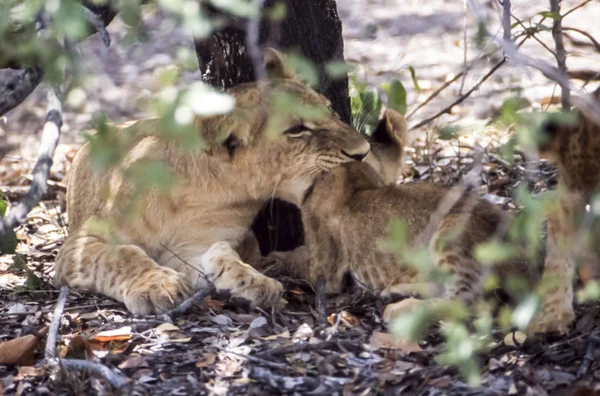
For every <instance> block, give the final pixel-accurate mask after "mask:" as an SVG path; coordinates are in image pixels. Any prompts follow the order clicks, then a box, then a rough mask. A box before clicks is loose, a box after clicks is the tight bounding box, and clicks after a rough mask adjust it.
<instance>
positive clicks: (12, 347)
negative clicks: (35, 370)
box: [0, 327, 48, 366]
mask: <svg viewBox="0 0 600 396" xmlns="http://www.w3.org/2000/svg"><path fill="white" fill-rule="evenodd" d="M47 332H48V327H44V328H43V329H42V330H40V332H39V333H40V334H42V335H45V334H46V333H47ZM40 341H41V339H40V337H38V336H37V335H33V334H29V335H26V336H23V337H19V338H15V339H13V340H10V341H6V342H3V343H1V344H0V364H10V365H17V366H28V365H31V364H33V363H34V361H35V358H34V354H35V351H36V349H37V347H38V345H39V343H40Z"/></svg>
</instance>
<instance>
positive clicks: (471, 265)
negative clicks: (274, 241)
mask: <svg viewBox="0 0 600 396" xmlns="http://www.w3.org/2000/svg"><path fill="white" fill-rule="evenodd" d="M370 143H371V148H372V150H371V153H370V154H369V156H368V157H367V160H366V161H365V162H362V163H358V162H357V163H348V164H345V165H343V166H341V167H339V168H336V169H334V170H333V171H332V172H330V173H328V174H327V175H323V176H321V177H319V178H318V179H317V181H316V182H315V185H314V186H313V189H312V193H310V195H309V196H308V197H307V198H306V199H305V201H304V202H303V204H302V206H301V210H302V220H303V224H304V229H305V235H306V245H305V246H302V247H300V248H298V249H296V250H295V251H293V252H291V253H281V252H276V253H274V254H272V255H271V258H273V259H278V260H283V261H286V262H287V264H286V267H291V269H292V272H293V274H294V275H296V276H300V277H302V278H305V279H307V280H309V281H311V282H313V283H315V282H316V281H317V279H318V278H319V277H323V278H324V279H325V281H326V286H327V291H328V292H332V293H338V292H340V291H341V290H342V288H343V286H344V280H345V278H346V277H348V276H350V277H351V278H353V279H354V280H355V281H356V282H357V283H358V284H359V285H363V286H364V287H366V288H368V289H370V290H372V291H375V292H383V293H385V294H401V295H413V294H419V295H421V296H424V297H430V298H443V299H460V300H462V301H464V302H465V303H467V304H470V303H472V302H473V301H474V300H475V299H476V298H477V297H478V296H479V295H480V294H481V291H482V285H481V280H482V272H483V270H482V267H481V265H480V264H479V263H478V262H477V261H476V260H475V258H474V257H473V248H474V247H475V246H476V245H477V244H479V243H482V242H485V241H488V240H489V239H490V238H491V237H492V236H493V235H494V233H495V232H496V231H497V229H498V227H499V226H500V225H501V223H503V222H504V221H507V220H508V219H507V218H506V216H505V214H504V213H503V212H502V211H501V210H500V209H499V208H497V207H496V206H494V205H493V204H491V203H489V202H487V201H485V200H483V199H480V198H478V197H476V196H474V195H472V194H469V193H466V194H464V195H463V196H462V197H460V199H459V200H458V201H457V203H456V204H455V205H454V206H453V207H452V208H451V209H450V210H449V212H448V213H447V214H445V216H443V218H442V219H441V221H440V222H439V224H437V226H436V227H434V230H433V232H432V233H431V235H426V236H425V237H424V239H423V240H422V241H421V242H423V243H424V245H425V246H426V247H428V248H429V250H430V252H431V254H432V257H433V259H434V261H435V264H437V265H438V266H439V267H442V268H445V269H447V270H448V271H449V273H450V274H452V275H454V278H455V282H453V283H448V284H445V285H438V284H435V283H433V282H431V283H422V281H421V280H420V277H419V274H418V272H417V271H416V270H415V269H413V268H410V267H408V266H406V265H403V264H402V263H401V262H399V261H398V257H397V256H396V255H394V254H392V253H386V252H384V251H382V250H381V249H380V246H379V242H381V240H383V239H384V238H385V237H386V236H387V232H388V230H389V228H388V227H389V223H390V221H391V220H392V219H399V220H403V221H404V223H405V224H406V226H407V235H408V242H409V244H414V243H415V242H416V239H417V237H418V236H420V235H421V234H422V232H423V230H425V229H426V226H427V224H428V223H429V221H430V218H431V217H432V215H434V214H435V213H436V210H437V208H438V207H439V205H440V203H441V202H442V200H444V199H445V197H446V196H447V195H448V194H449V191H450V190H449V189H448V188H446V187H442V186H439V185H435V184H431V183H410V184H404V185H395V184H394V181H396V180H397V179H398V176H399V173H400V170H401V164H402V159H403V149H404V145H405V143H406V123H405V122H404V119H403V117H402V116H401V115H400V114H398V113H396V112H394V111H390V110H388V111H387V112H386V113H385V115H384V117H383V119H382V121H381V122H380V125H379V127H378V128H377V130H376V132H375V133H374V134H373V135H372V136H371V139H370ZM454 234H456V235H454ZM509 266H510V269H509V270H508V269H507V268H509ZM502 268H503V272H505V273H506V272H513V273H517V272H518V273H520V274H522V275H525V276H527V277H531V276H532V274H529V269H528V267H527V264H526V263H524V262H521V261H515V262H514V263H513V262H511V263H503V266H502ZM411 306H412V305H411ZM387 313H388V314H387V315H386V317H387V319H390V318H391V317H392V316H393V314H394V313H395V310H394V309H391V310H388V311H387Z"/></svg>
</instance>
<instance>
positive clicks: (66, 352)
mask: <svg viewBox="0 0 600 396" xmlns="http://www.w3.org/2000/svg"><path fill="white" fill-rule="evenodd" d="M60 356H61V357H63V358H75V359H84V360H95V356H94V352H92V348H91V347H90V343H89V342H88V340H87V339H85V338H84V337H82V336H80V335H76V336H75V337H73V339H71V342H69V345H68V346H67V347H66V348H65V349H63V350H62V351H61V352H60Z"/></svg>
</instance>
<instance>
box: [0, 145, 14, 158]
mask: <svg viewBox="0 0 600 396" xmlns="http://www.w3.org/2000/svg"><path fill="white" fill-rule="evenodd" d="M16 148H17V146H15V145H14V144H10V143H0V160H1V159H2V158H4V156H5V155H6V154H8V153H10V152H11V151H13V150H14V149H16Z"/></svg>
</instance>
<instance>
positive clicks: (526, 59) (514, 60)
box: [468, 0, 600, 124]
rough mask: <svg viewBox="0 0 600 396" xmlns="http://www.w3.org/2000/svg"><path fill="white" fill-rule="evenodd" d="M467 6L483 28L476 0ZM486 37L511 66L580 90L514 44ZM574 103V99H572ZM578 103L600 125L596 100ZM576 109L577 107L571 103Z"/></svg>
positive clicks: (589, 98) (581, 99)
mask: <svg viewBox="0 0 600 396" xmlns="http://www.w3.org/2000/svg"><path fill="white" fill-rule="evenodd" d="M468 1H469V6H470V7H471V11H472V12H473V14H474V15H475V17H476V18H477V19H478V20H479V21H480V25H481V26H484V19H483V14H482V12H481V6H480V5H479V2H478V1H477V0H468ZM486 34H487V36H488V37H489V38H490V39H491V40H492V41H494V42H496V43H497V44H498V45H500V46H502V48H503V49H504V51H505V54H506V55H507V56H508V62H509V63H511V64H513V65H518V66H528V67H532V68H534V69H536V70H538V71H540V72H541V73H542V74H543V75H544V76H546V77H547V78H548V79H550V80H552V81H554V82H556V83H558V84H559V85H560V86H561V87H563V86H564V87H566V88H568V89H570V90H574V91H580V88H579V87H577V86H575V85H574V84H571V82H570V81H569V78H568V76H567V75H566V74H563V73H561V71H560V70H558V69H557V68H556V67H554V66H552V65H550V64H549V63H547V62H545V61H543V60H541V59H534V58H532V57H530V56H527V55H525V54H523V53H522V52H520V51H519V49H518V47H517V46H515V44H514V43H507V42H504V40H499V39H497V38H496V37H494V36H493V35H491V34H490V33H489V32H487V31H486ZM573 101H574V102H575V99H573ZM578 102H579V103H581V104H583V105H584V106H585V107H586V108H589V109H593V111H592V112H590V113H589V114H588V117H589V118H590V119H591V121H592V122H594V123H596V124H600V104H598V103H597V102H596V100H595V99H594V98H593V97H592V96H591V95H582V96H579V98H578ZM573 104H574V105H575V106H576V107H577V105H576V104H575V103H573Z"/></svg>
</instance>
